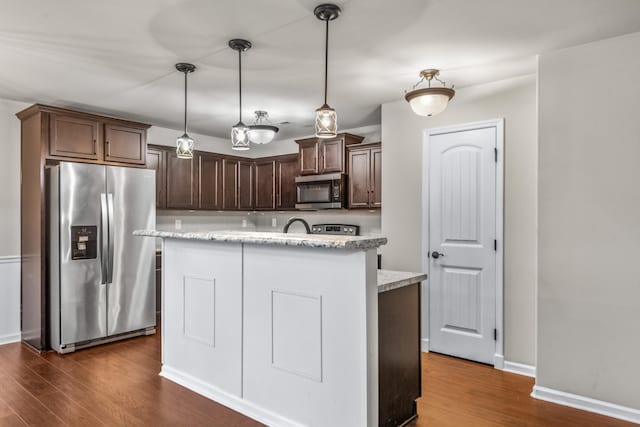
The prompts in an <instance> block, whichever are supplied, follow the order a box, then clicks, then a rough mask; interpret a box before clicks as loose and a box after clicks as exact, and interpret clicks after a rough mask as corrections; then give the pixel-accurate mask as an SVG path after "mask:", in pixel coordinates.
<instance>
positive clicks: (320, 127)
mask: <svg viewBox="0 0 640 427" xmlns="http://www.w3.org/2000/svg"><path fill="white" fill-rule="evenodd" d="M340 12H341V10H340V8H339V7H338V6H337V5H335V4H329V3H327V4H321V5H319V6H317V7H316V8H315V9H314V11H313V13H314V14H315V15H316V18H318V19H319V20H321V21H325V44H324V104H323V105H322V107H320V108H318V109H317V110H316V137H318V138H333V137H335V136H336V135H337V134H338V115H337V114H336V110H334V109H333V108H331V107H330V106H329V104H327V87H328V80H329V79H328V73H329V21H333V20H334V19H336V18H337V17H338V16H340Z"/></svg>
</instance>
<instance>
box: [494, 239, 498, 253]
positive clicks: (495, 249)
mask: <svg viewBox="0 0 640 427" xmlns="http://www.w3.org/2000/svg"><path fill="white" fill-rule="evenodd" d="M493 250H494V251H496V252H498V241H497V240H495V239H494V240H493Z"/></svg>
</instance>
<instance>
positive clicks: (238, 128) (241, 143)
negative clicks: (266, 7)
mask: <svg viewBox="0 0 640 427" xmlns="http://www.w3.org/2000/svg"><path fill="white" fill-rule="evenodd" d="M229 47H230V48H231V49H233V50H236V51H238V100H239V102H238V104H239V106H238V107H239V108H238V111H239V120H238V123H236V125H234V126H233V127H232V128H231V148H233V149H234V150H243V151H246V150H248V149H249V142H250V140H249V127H248V126H247V125H245V124H244V123H242V52H246V51H247V50H249V49H251V42H250V41H248V40H243V39H233V40H229Z"/></svg>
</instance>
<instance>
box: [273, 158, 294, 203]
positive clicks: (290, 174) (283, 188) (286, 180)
mask: <svg viewBox="0 0 640 427" xmlns="http://www.w3.org/2000/svg"><path fill="white" fill-rule="evenodd" d="M297 175H298V156H292V157H290V158H287V159H281V160H280V159H279V160H278V161H277V162H276V186H277V189H276V199H277V201H276V208H277V209H294V208H295V207H296V176H297Z"/></svg>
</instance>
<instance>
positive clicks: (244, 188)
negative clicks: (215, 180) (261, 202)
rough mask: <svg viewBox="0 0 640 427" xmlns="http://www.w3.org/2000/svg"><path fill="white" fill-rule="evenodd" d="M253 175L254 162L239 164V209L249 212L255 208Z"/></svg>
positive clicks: (241, 161) (242, 161)
mask: <svg viewBox="0 0 640 427" xmlns="http://www.w3.org/2000/svg"><path fill="white" fill-rule="evenodd" d="M253 175H254V164H253V162H252V161H248V160H240V161H239V162H238V209H241V210H249V209H254V208H255V199H254V180H253Z"/></svg>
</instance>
